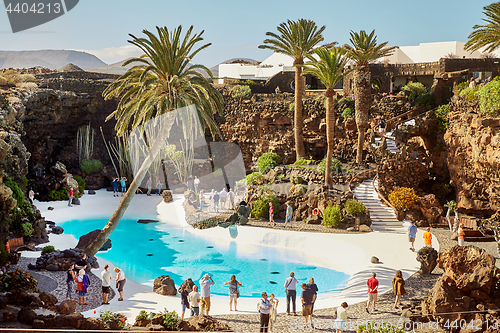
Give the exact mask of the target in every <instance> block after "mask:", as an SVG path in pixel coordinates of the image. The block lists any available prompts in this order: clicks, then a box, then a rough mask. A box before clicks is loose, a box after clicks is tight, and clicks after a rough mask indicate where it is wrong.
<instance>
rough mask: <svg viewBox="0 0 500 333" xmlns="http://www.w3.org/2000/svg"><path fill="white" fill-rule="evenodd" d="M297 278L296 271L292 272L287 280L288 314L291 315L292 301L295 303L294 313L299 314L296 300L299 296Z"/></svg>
mask: <svg viewBox="0 0 500 333" xmlns="http://www.w3.org/2000/svg"><path fill="white" fill-rule="evenodd" d="M297 283H299V281H297V279H296V278H295V273H294V272H290V277H289V278H287V279H286V280H285V292H286V314H287V315H290V301H291V302H292V304H293V315H294V316H296V315H297V311H296V305H295V300H296V297H297V290H296V288H297Z"/></svg>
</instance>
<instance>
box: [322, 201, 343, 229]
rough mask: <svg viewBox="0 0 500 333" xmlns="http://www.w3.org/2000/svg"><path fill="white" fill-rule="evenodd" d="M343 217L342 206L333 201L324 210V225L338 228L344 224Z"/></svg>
mask: <svg viewBox="0 0 500 333" xmlns="http://www.w3.org/2000/svg"><path fill="white" fill-rule="evenodd" d="M342 221H343V217H342V212H341V210H340V207H339V206H337V205H335V206H333V205H332V204H331V203H330V204H328V207H326V208H325V211H324V212H323V225H324V226H325V227H327V228H332V227H333V228H338V227H340V226H341V225H342Z"/></svg>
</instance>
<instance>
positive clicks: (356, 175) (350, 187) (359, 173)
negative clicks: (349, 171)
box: [349, 168, 377, 191]
mask: <svg viewBox="0 0 500 333" xmlns="http://www.w3.org/2000/svg"><path fill="white" fill-rule="evenodd" d="M373 170H377V168H370V169H366V170H362V171H360V172H358V173H357V174H355V175H354V177H352V178H351V180H350V181H349V190H350V191H352V186H351V184H352V182H353V181H354V179H356V178H358V176H359V175H361V174H362V173H366V172H369V171H373Z"/></svg>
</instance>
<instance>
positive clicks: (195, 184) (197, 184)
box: [193, 176, 200, 193]
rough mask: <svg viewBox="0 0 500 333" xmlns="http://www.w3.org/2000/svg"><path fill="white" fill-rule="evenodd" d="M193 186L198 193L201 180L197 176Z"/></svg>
mask: <svg viewBox="0 0 500 333" xmlns="http://www.w3.org/2000/svg"><path fill="white" fill-rule="evenodd" d="M193 185H194V191H195V192H196V193H198V187H199V186H200V179H199V178H198V177H196V176H194V180H193Z"/></svg>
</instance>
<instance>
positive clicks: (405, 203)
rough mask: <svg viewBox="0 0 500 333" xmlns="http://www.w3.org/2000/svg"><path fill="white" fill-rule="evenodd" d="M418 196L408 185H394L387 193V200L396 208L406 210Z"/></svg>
mask: <svg viewBox="0 0 500 333" xmlns="http://www.w3.org/2000/svg"><path fill="white" fill-rule="evenodd" d="M417 198H418V196H417V193H416V192H415V190H414V189H412V188H409V187H396V188H395V189H394V190H393V191H392V192H391V193H389V202H390V203H391V205H393V206H394V208H396V209H397V210H402V211H407V210H408V209H410V208H411V207H412V206H413V204H414V203H415V200H417Z"/></svg>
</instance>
